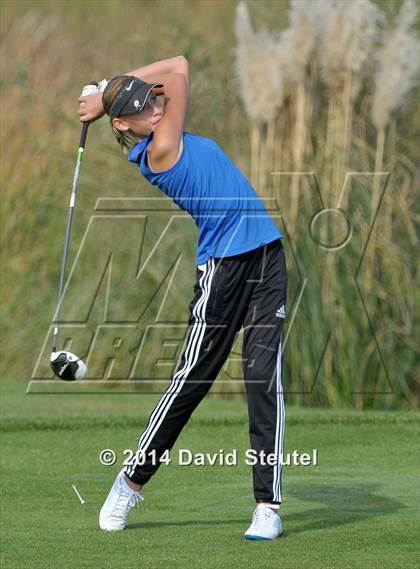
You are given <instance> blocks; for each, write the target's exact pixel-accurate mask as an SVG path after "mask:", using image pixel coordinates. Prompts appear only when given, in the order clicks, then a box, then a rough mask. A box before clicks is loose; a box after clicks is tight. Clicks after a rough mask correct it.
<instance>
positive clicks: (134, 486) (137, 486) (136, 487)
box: [124, 474, 143, 492]
mask: <svg viewBox="0 0 420 569" xmlns="http://www.w3.org/2000/svg"><path fill="white" fill-rule="evenodd" d="M124 480H125V482H126V483H127V486H129V487H130V488H131V489H132V490H134V491H135V492H140V490H141V489H142V488H143V485H142V484H136V483H135V482H132V481H131V480H130V479H129V478H128V476H127V474H124Z"/></svg>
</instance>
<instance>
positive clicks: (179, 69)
mask: <svg viewBox="0 0 420 569" xmlns="http://www.w3.org/2000/svg"><path fill="white" fill-rule="evenodd" d="M168 73H180V74H181V75H184V76H185V79H186V80H187V89H188V95H189V86H190V75H189V65H188V61H187V60H186V58H185V57H184V56H183V55H177V56H176V57H171V58H169V59H162V60H160V61H156V62H154V63H151V64H150V65H145V66H144V67H140V69H134V70H133V71H128V72H127V73H125V75H134V77H138V78H139V79H142V80H143V81H146V82H147V83H157V81H156V76H160V75H167V74H168ZM155 92H156V93H157V90H156V91H155Z"/></svg>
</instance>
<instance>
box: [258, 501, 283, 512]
mask: <svg viewBox="0 0 420 569" xmlns="http://www.w3.org/2000/svg"><path fill="white" fill-rule="evenodd" d="M258 505H260V506H265V507H266V508H270V510H273V512H274V513H275V514H278V513H279V508H280V506H279V504H270V503H269V502H257V506H258Z"/></svg>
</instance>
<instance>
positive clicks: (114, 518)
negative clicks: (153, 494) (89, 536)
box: [99, 469, 144, 531]
mask: <svg viewBox="0 0 420 569" xmlns="http://www.w3.org/2000/svg"><path fill="white" fill-rule="evenodd" d="M143 500H144V498H143V496H142V495H141V494H140V492H135V491H134V490H132V489H131V488H130V487H129V486H128V484H127V483H126V482H125V480H124V469H122V470H121V471H120V472H119V474H118V476H117V477H116V479H115V482H114V484H113V485H112V488H111V490H110V492H109V494H108V497H107V499H106V500H105V502H104V505H103V506H102V508H101V511H100V513H99V527H100V528H101V529H104V530H108V531H118V530H121V529H124V528H125V524H126V523H127V516H128V513H129V511H130V510H131V508H133V507H134V506H136V505H137V504H138V503H139V502H141V501H143Z"/></svg>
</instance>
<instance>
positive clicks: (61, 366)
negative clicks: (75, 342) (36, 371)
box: [50, 350, 87, 381]
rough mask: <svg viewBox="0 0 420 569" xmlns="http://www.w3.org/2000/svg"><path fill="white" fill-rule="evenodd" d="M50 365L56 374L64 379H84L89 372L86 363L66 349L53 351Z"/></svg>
mask: <svg viewBox="0 0 420 569" xmlns="http://www.w3.org/2000/svg"><path fill="white" fill-rule="evenodd" d="M50 365H51V368H52V370H53V372H54V373H55V375H56V376H57V377H58V378H59V379H62V380H63V381H74V380H76V379H82V378H83V377H85V375H86V373H87V366H86V364H85V363H84V362H83V361H82V360H81V359H80V358H79V357H77V356H76V355H75V354H72V353H71V352H67V351H65V350H60V351H59V352H52V353H51V356H50Z"/></svg>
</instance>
